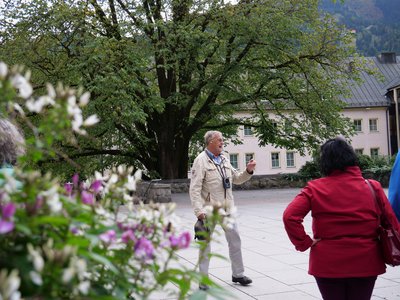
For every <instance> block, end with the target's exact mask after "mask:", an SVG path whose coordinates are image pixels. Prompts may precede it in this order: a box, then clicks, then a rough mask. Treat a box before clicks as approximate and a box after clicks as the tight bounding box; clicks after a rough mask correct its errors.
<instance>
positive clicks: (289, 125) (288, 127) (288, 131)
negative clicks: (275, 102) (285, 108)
mask: <svg viewBox="0 0 400 300" xmlns="http://www.w3.org/2000/svg"><path fill="white" fill-rule="evenodd" d="M292 132H293V122H292V121H290V120H285V133H286V134H291V133H292Z"/></svg>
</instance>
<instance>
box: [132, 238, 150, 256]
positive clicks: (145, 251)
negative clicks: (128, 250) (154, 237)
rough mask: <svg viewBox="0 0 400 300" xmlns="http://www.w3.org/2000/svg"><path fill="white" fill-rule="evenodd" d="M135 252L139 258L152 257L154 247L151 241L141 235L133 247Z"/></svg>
mask: <svg viewBox="0 0 400 300" xmlns="http://www.w3.org/2000/svg"><path fill="white" fill-rule="evenodd" d="M134 251H135V254H136V255H137V256H139V257H141V258H144V259H149V258H153V253H154V247H153V244H152V243H151V241H149V240H148V239H146V238H145V237H141V238H140V239H139V240H138V241H137V243H136V244H135V247H134Z"/></svg>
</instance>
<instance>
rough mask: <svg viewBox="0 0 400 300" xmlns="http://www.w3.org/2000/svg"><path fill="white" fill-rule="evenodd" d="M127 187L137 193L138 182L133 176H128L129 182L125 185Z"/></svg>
mask: <svg viewBox="0 0 400 300" xmlns="http://www.w3.org/2000/svg"><path fill="white" fill-rule="evenodd" d="M125 187H126V188H127V189H128V190H129V191H135V190H136V180H135V178H134V177H133V176H130V175H128V182H127V183H125Z"/></svg>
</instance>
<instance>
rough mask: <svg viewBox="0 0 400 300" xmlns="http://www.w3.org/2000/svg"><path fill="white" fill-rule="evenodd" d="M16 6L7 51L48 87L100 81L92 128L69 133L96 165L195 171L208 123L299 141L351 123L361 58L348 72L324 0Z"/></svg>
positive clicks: (287, 143) (11, 9)
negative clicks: (348, 108)
mask: <svg viewBox="0 0 400 300" xmlns="http://www.w3.org/2000/svg"><path fill="white" fill-rule="evenodd" d="M7 5H8V7H6V8H4V9H3V11H2V14H3V15H4V16H5V21H4V23H2V24H1V25H2V32H1V45H0V58H1V59H3V60H5V61H6V62H8V63H10V64H15V63H19V64H24V65H26V66H28V68H30V69H31V70H32V78H33V81H34V83H35V85H36V86H35V88H36V89H37V90H39V89H41V88H42V87H43V86H44V83H45V82H47V81H50V82H52V83H55V82H57V81H60V80H62V81H63V82H65V83H67V84H69V85H70V86H73V87H75V86H83V87H84V88H85V89H86V90H89V91H90V92H91V99H92V101H91V103H90V104H89V107H88V109H87V113H88V114H92V113H96V114H97V115H98V116H99V117H100V119H101V122H100V123H99V124H98V125H97V126H96V127H95V128H94V129H92V130H91V131H90V134H91V136H92V138H90V139H85V140H84V141H81V143H80V145H82V146H80V147H79V148H77V147H76V146H74V145H70V144H68V143H67V142H65V143H61V144H60V147H62V149H63V150H64V151H65V153H67V154H68V155H69V157H71V158H72V159H74V160H75V161H76V162H77V163H78V164H80V165H82V166H84V167H85V168H84V169H85V170H86V171H88V172H90V171H92V169H96V168H99V166H100V167H101V168H108V167H109V166H111V165H114V164H119V163H125V164H128V165H133V166H136V167H141V168H145V169H146V170H148V171H149V172H150V174H152V176H160V177H162V178H167V179H168V178H184V177H186V175H187V169H188V155H189V154H188V153H189V144H190V142H191V141H194V138H195V137H199V136H201V134H202V133H204V131H205V130H209V129H219V130H222V131H223V132H225V133H226V135H228V136H229V135H233V134H234V133H235V132H236V130H237V127H238V126H239V125H250V126H252V127H253V128H254V131H255V132H256V134H257V135H258V137H259V140H260V145H264V144H267V143H270V144H275V145H278V146H284V147H287V148H291V149H299V150H301V149H306V148H311V147H313V146H314V145H316V144H318V143H320V141H321V139H324V138H326V137H328V136H332V135H335V134H337V133H342V134H343V133H344V134H346V133H348V132H350V131H351V130H350V126H349V124H348V122H346V120H344V119H343V118H342V117H341V115H340V109H341V108H342V107H343V103H341V102H340V101H339V100H338V94H340V93H343V91H344V90H345V88H344V85H343V84H342V83H344V82H345V79H346V78H354V77H356V76H357V67H358V65H353V66H354V68H353V72H347V70H348V68H347V62H348V58H349V56H351V55H352V54H353V52H352V49H351V48H350V46H349V45H350V43H349V42H350V36H349V35H348V34H347V33H346V31H344V30H343V28H340V27H338V26H337V24H336V23H335V22H334V21H333V20H332V19H331V18H329V17H328V16H319V12H318V1H316V0H296V1H293V0H291V1H288V0H282V1H273V0H262V1H252V0H243V1H239V2H238V3H235V4H233V3H225V2H224V1H221V0H199V1H190V0H143V1H133V0H131V1H127V0H107V1H104V0H87V1H58V0H48V1H44V0H37V1H32V2H31V3H19V1H15V3H13V1H10V2H7ZM7 20H12V22H9V23H7ZM134 108H135V109H134ZM243 110H245V111H248V112H250V113H251V117H248V118H238V117H236V116H235V114H234V113H235V112H236V111H243ZM271 114H273V115H274V116H277V117H278V118H280V119H281V121H282V122H285V120H286V121H287V122H286V123H288V124H289V123H290V130H284V128H283V127H275V126H274V123H275V122H276V117H274V118H272V117H271ZM289 121H290V122H289ZM286 129H287V128H286ZM60 161H61V162H62V159H61V160H60ZM59 165H60V163H59V161H54V162H51V163H49V162H46V163H45V164H44V166H47V167H49V166H50V167H51V168H54V169H56V170H60V168H59V167H58V166H59Z"/></svg>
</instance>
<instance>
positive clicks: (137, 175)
mask: <svg viewBox="0 0 400 300" xmlns="http://www.w3.org/2000/svg"><path fill="white" fill-rule="evenodd" d="M133 177H135V180H136V181H138V180H140V179H142V170H140V169H138V170H136V172H135V174H134V175H133Z"/></svg>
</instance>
